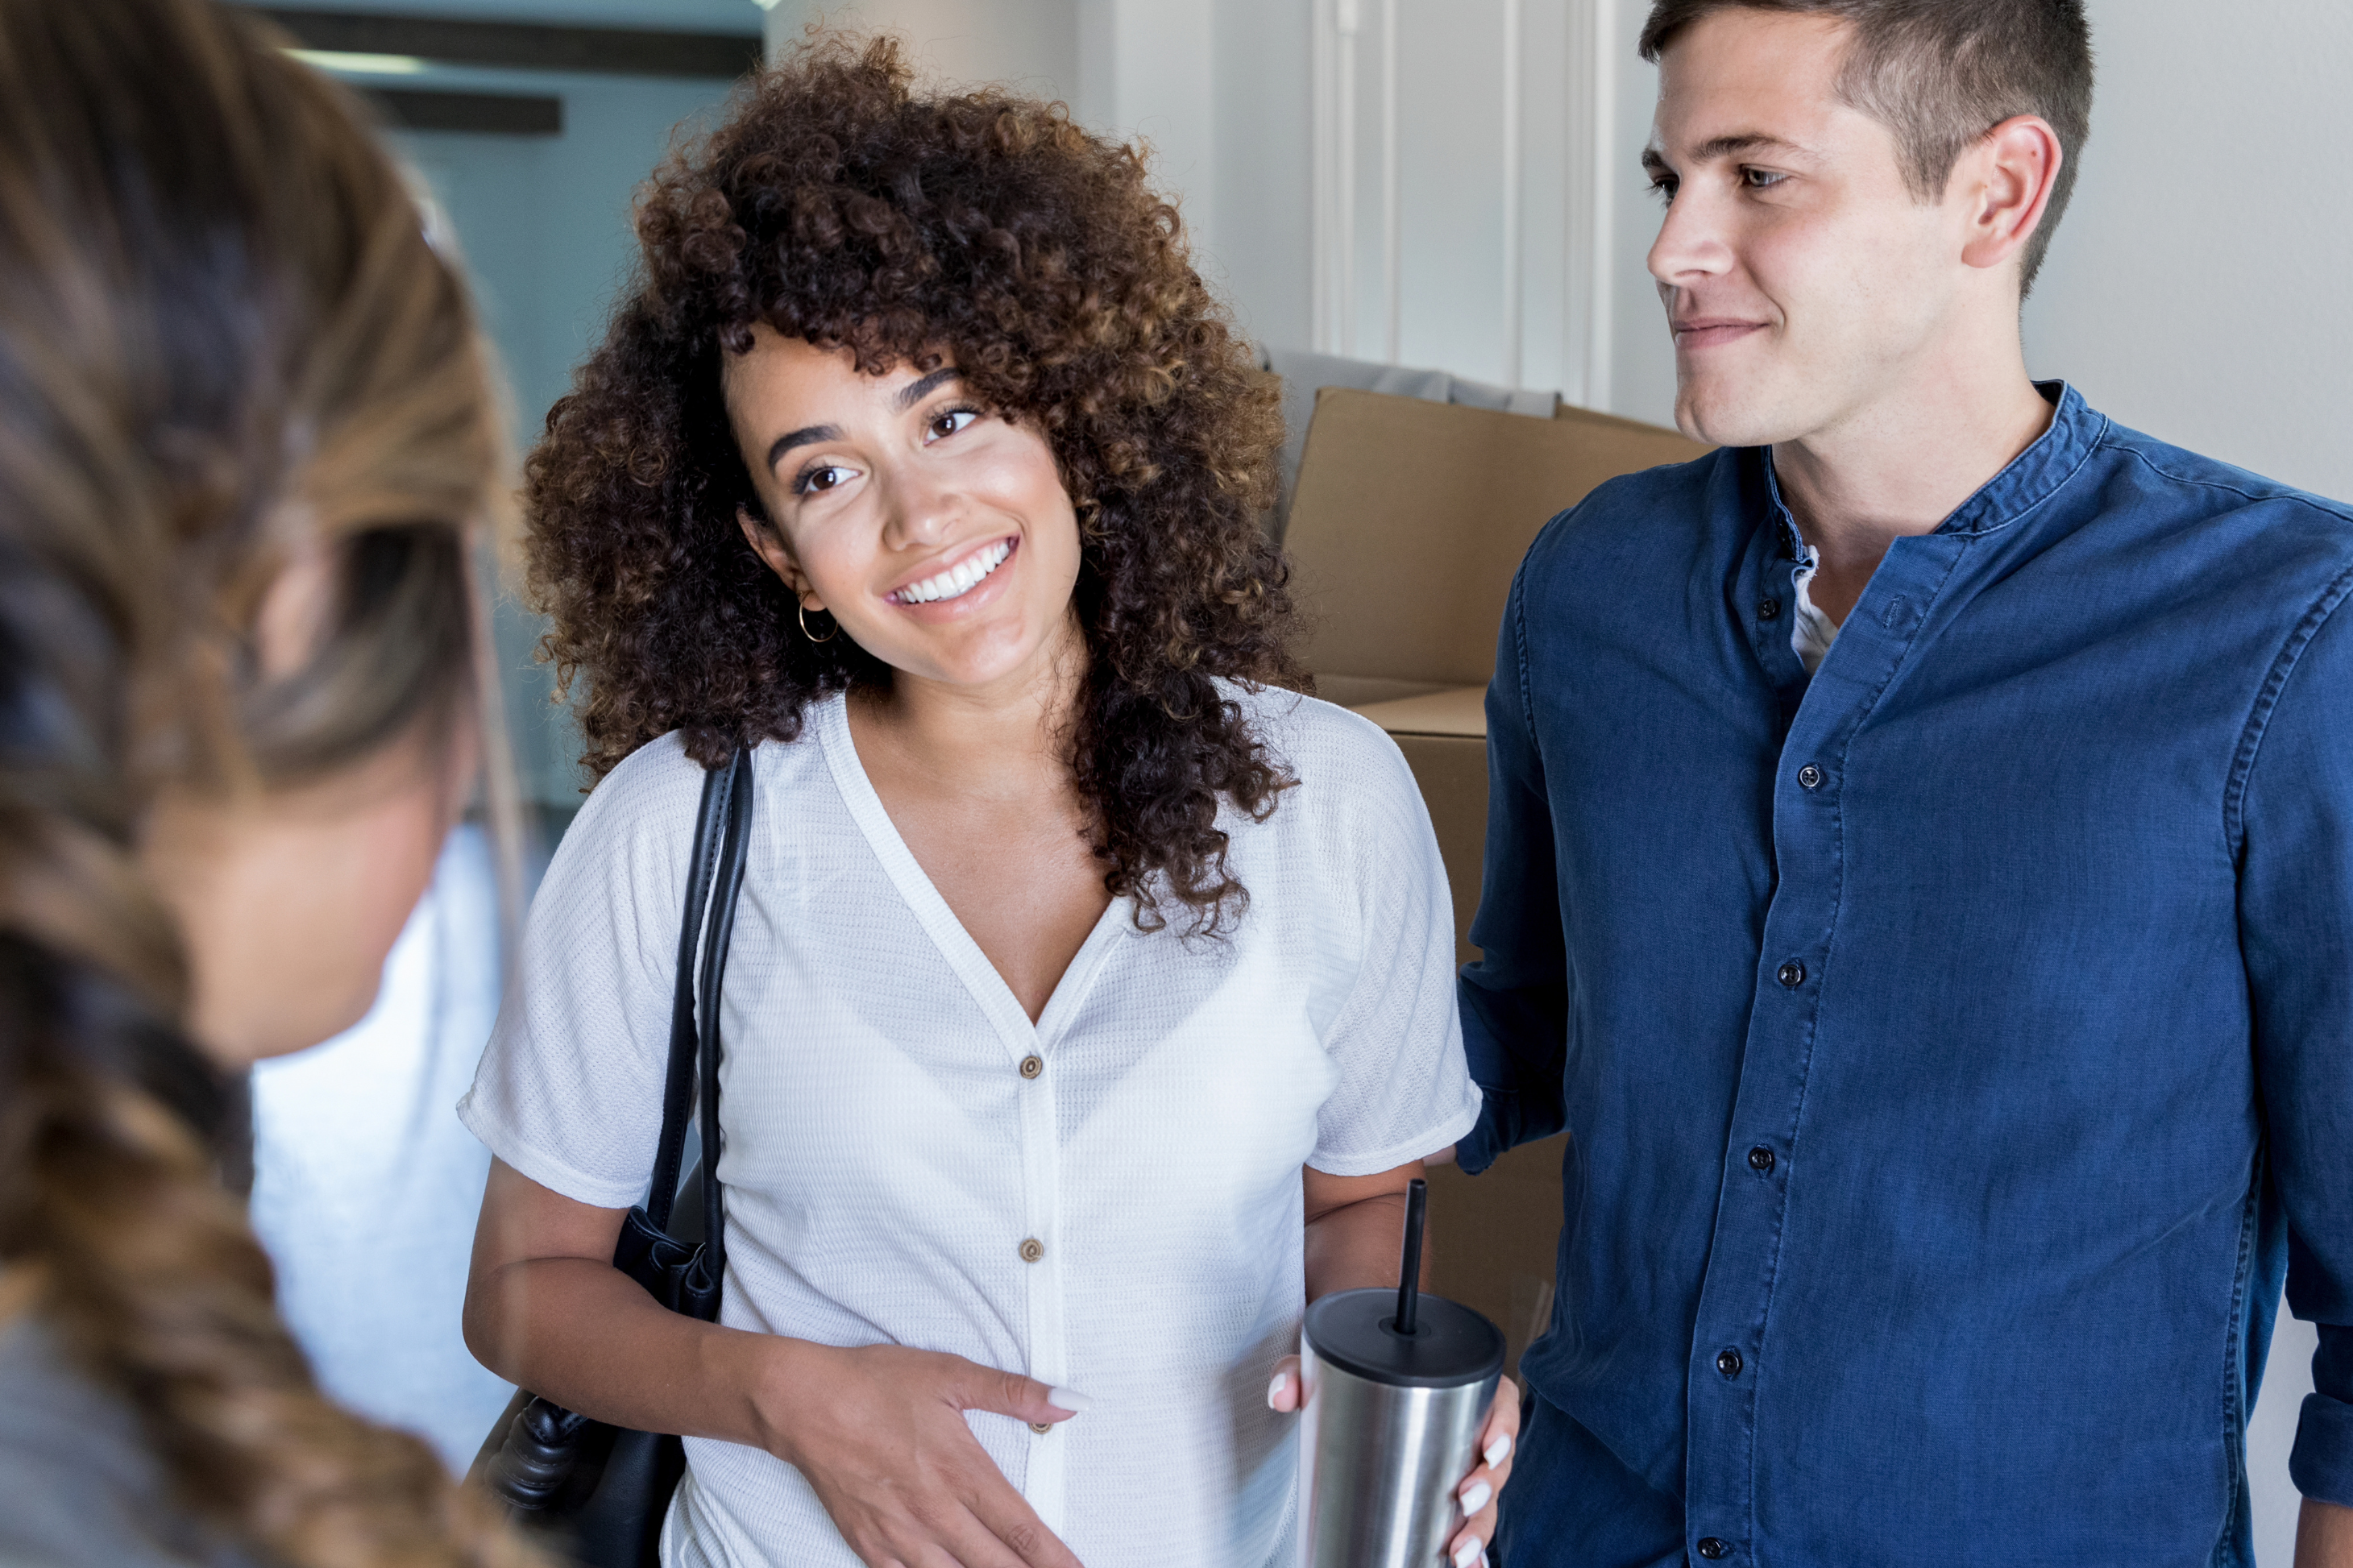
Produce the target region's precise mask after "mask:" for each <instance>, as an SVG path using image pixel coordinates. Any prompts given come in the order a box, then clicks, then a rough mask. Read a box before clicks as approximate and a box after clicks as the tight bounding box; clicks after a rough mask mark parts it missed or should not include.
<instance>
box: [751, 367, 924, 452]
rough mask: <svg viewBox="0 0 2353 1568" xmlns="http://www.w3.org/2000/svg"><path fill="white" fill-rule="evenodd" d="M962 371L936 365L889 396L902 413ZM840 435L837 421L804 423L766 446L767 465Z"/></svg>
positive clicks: (837, 438)
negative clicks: (934, 368) (803, 448)
mask: <svg viewBox="0 0 2353 1568" xmlns="http://www.w3.org/2000/svg"><path fill="white" fill-rule="evenodd" d="M963 374H964V372H962V371H960V370H958V369H956V367H955V366H954V365H952V364H950V365H942V366H941V367H940V368H939V369H937V370H935V371H934V372H932V373H931V374H929V375H920V376H917V377H916V378H915V379H914V380H913V381H911V382H909V383H908V384H906V385H904V386H902V387H901V388H900V389H899V395H898V396H896V397H894V398H892V403H893V404H894V405H896V406H897V408H898V410H899V412H900V413H902V414H904V413H905V412H907V410H909V409H910V408H913V406H915V405H916V404H918V403H921V402H922V401H923V399H924V398H926V397H929V396H930V395H932V394H933V393H934V392H936V391H938V390H939V389H940V388H941V387H942V386H944V385H945V384H947V383H949V382H951V381H955V380H957V379H958V378H960V377H961V376H962V375H963ZM840 439H841V426H839V425H807V426H802V427H801V428H800V429H798V430H795V431H792V432H790V433H789V434H787V435H783V436H779V437H776V440H775V442H774V443H773V444H771V445H770V446H769V447H768V467H769V468H775V467H776V465H777V464H778V463H781V462H783V461H784V460H785V454H786V452H789V451H791V450H792V449H793V448H794V447H806V446H808V445H809V444H810V443H811V442H815V441H839V440H840Z"/></svg>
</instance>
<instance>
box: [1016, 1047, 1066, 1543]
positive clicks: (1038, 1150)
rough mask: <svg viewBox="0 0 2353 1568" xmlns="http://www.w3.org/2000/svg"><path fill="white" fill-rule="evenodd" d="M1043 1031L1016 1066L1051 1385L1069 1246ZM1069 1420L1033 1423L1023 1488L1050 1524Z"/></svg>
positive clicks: (1034, 1351)
mask: <svg viewBox="0 0 2353 1568" xmlns="http://www.w3.org/2000/svg"><path fill="white" fill-rule="evenodd" d="M1050 1058H1051V1053H1050V1051H1049V1049H1048V1046H1047V1042H1046V1041H1045V1040H1044V1039H1043V1038H1040V1039H1039V1041H1038V1043H1037V1045H1036V1047H1034V1048H1033V1050H1032V1052H1031V1054H1030V1055H1029V1056H1027V1057H1024V1058H1022V1059H1021V1063H1020V1065H1019V1067H1018V1068H1016V1070H1017V1071H1018V1073H1019V1074H1020V1077H1021V1089H1020V1105H1021V1200H1022V1226H1023V1229H1022V1233H1021V1234H1022V1241H1021V1258H1022V1261H1023V1264H1024V1265H1025V1267H1024V1268H1023V1271H1022V1278H1023V1280H1024V1283H1025V1285H1026V1286H1027V1289H1026V1292H1025V1294H1026V1297H1027V1300H1026V1302H1025V1305H1026V1307H1027V1309H1028V1322H1029V1375H1030V1376H1031V1377H1033V1378H1035V1379H1037V1380H1038V1381H1039V1382H1040V1383H1042V1384H1047V1385H1048V1386H1049V1387H1061V1386H1065V1385H1066V1384H1067V1381H1068V1379H1069V1376H1070V1365H1069V1343H1068V1336H1067V1334H1066V1331H1065V1323H1064V1317H1063V1289H1062V1248H1061V1239H1062V1237H1061V1229H1060V1220H1061V1166H1062V1162H1061V1151H1060V1140H1059V1135H1058V1133H1057V1131H1056V1129H1057V1126H1058V1125H1059V1122H1058V1118H1057V1116H1056V1114H1055V1105H1054V1100H1055V1089H1054V1069H1053V1066H1052V1062H1051V1059H1050ZM1064 1425H1067V1423H1061V1424H1057V1423H1052V1422H1044V1423H1039V1424H1037V1425H1035V1426H1031V1428H1030V1442H1029V1468H1028V1469H1027V1471H1026V1472H1025V1474H1024V1476H1023V1479H1022V1488H1021V1495H1022V1496H1023V1497H1024V1498H1025V1499H1027V1500H1028V1501H1029V1506H1030V1507H1031V1508H1032V1509H1034V1510H1037V1514H1038V1517H1039V1520H1040V1521H1042V1522H1043V1523H1044V1524H1045V1526H1046V1528H1047V1529H1048V1530H1050V1531H1055V1532H1056V1533H1058V1534H1059V1533H1060V1531H1061V1529H1062V1503H1063V1495H1064V1483H1065V1479H1066V1471H1067V1466H1066V1462H1065V1455H1066V1454H1067V1453H1068V1451H1069V1448H1070V1440H1069V1437H1068V1436H1066V1435H1065V1434H1064V1433H1063V1432H1062V1430H1061V1426H1064Z"/></svg>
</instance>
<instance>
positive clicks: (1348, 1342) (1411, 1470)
mask: <svg viewBox="0 0 2353 1568" xmlns="http://www.w3.org/2000/svg"><path fill="white" fill-rule="evenodd" d="M1414 1187H1415V1188H1416V1189H1417V1190H1416V1191H1415V1192H1414V1193H1413V1194H1411V1196H1410V1197H1409V1200H1408V1208H1407V1221H1406V1257H1405V1278H1404V1279H1403V1280H1401V1281H1400V1282H1399V1285H1398V1289H1396V1290H1394V1291H1390V1290H1344V1291H1341V1292H1339V1293H1337V1294H1335V1295H1331V1296H1326V1297H1324V1299H1323V1300H1320V1301H1317V1302H1316V1303H1314V1305H1313V1306H1311V1307H1309V1308H1308V1309H1307V1321H1306V1324H1305V1329H1304V1331H1303V1333H1302V1335H1301V1339H1302V1341H1303V1347H1302V1352H1301V1356H1300V1360H1301V1362H1302V1363H1303V1381H1304V1384H1305V1390H1306V1395H1307V1404H1306V1408H1305V1412H1304V1414H1303V1418H1302V1426H1301V1428H1300V1445H1301V1447H1300V1464H1301V1467H1302V1474H1301V1494H1302V1500H1303V1505H1304V1507H1303V1512H1304V1517H1305V1523H1306V1529H1305V1530H1304V1531H1302V1532H1301V1546H1302V1551H1301V1561H1302V1563H1303V1568H1439V1565H1440V1564H1442V1563H1445V1561H1446V1559H1445V1552H1446V1543H1447V1542H1448V1541H1449V1540H1450V1539H1451V1538H1452V1536H1453V1535H1454V1532H1455V1531H1457V1530H1459V1529H1460V1528H1461V1523H1462V1516H1461V1513H1460V1512H1459V1511H1457V1510H1456V1507H1455V1501H1454V1489H1455V1488H1456V1487H1457V1486H1458V1485H1460V1484H1461V1480H1462V1478H1463V1477H1464V1476H1466V1475H1468V1474H1469V1473H1470V1471H1471V1468H1472V1464H1473V1463H1474V1462H1475V1457H1476V1455H1477V1453H1478V1445H1479V1430H1480V1426H1481V1425H1482V1422H1483V1421H1484V1420H1485V1418H1486V1415H1487V1406H1488V1405H1489V1404H1490V1403H1491V1402H1492V1401H1493V1398H1494V1396H1495V1385H1496V1383H1497V1382H1498V1381H1499V1380H1500V1379H1501V1378H1502V1376H1503V1373H1504V1336H1503V1333H1502V1331H1500V1330H1498V1329H1497V1328H1496V1327H1495V1325H1494V1324H1493V1323H1491V1322H1489V1321H1487V1320H1486V1319H1485V1318H1483V1317H1482V1316H1480V1315H1479V1314H1478V1313H1477V1312H1474V1311H1472V1310H1471V1309H1470V1308H1468V1307H1465V1306H1461V1305H1459V1304H1458V1303H1456V1302H1453V1301H1449V1300H1445V1299H1444V1298H1442V1297H1438V1296H1424V1295H1421V1294H1420V1293H1419V1290H1418V1289H1416V1285H1417V1282H1418V1280H1419V1276H1420V1272H1421V1224H1422V1214H1423V1205H1424V1204H1425V1202H1426V1201H1427V1200H1426V1196H1425V1194H1424V1193H1423V1192H1421V1191H1420V1190H1419V1189H1420V1187H1421V1184H1420V1183H1419V1182H1416V1183H1415V1184H1414Z"/></svg>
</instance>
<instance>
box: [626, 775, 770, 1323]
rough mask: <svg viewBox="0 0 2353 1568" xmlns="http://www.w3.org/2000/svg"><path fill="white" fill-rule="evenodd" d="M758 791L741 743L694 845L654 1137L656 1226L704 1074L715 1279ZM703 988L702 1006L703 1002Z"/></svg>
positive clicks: (649, 1201)
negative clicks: (727, 1032) (725, 1036)
mask: <svg viewBox="0 0 2353 1568" xmlns="http://www.w3.org/2000/svg"><path fill="white" fill-rule="evenodd" d="M752 797H753V788H752V748H750V747H749V746H745V747H743V748H741V749H739V750H738V751H737V752H736V753H735V755H734V757H733V760H732V761H730V762H729V763H727V765H725V766H724V767H717V768H712V770H711V771H710V772H709V773H706V774H704V775H703V780H702V805H700V806H699V807H698V808H697V809H696V812H695V816H694V848H693V852H692V854H691V857H690V858H689V859H688V862H687V871H686V912H685V914H684V917H683V918H682V919H681V921H680V925H679V933H678V985H677V989H676V990H675V991H674V992H673V993H672V994H671V998H670V1066H669V1070H668V1072H667V1074H666V1076H665V1078H664V1079H663V1083H662V1121H661V1138H660V1141H659V1142H658V1143H657V1144H656V1145H655V1149H654V1169H653V1180H652V1184H651V1189H650V1190H649V1192H648V1194H646V1217H647V1218H648V1219H649V1220H651V1221H652V1222H653V1225H654V1228H655V1229H656V1230H659V1231H667V1230H668V1229H669V1228H670V1208H671V1205H672V1204H673V1202H674V1201H675V1199H676V1198H677V1195H678V1178H679V1170H680V1167H681V1165H682V1164H683V1163H684V1162H685V1158H686V1124H687V1121H688V1119H689V1118H690V1117H691V1115H692V1114H693V1112H694V1109H695V1100H696V1098H697V1097H696V1094H695V1089H696V1081H697V1079H700V1080H701V1087H702V1095H701V1100H702V1163H701V1169H700V1171H699V1172H698V1174H699V1175H700V1177H701V1180H700V1182H699V1183H698V1185H699V1186H700V1188H701V1189H702V1215H703V1226H704V1229H703V1233H702V1234H703V1245H704V1246H705V1247H708V1248H709V1249H710V1262H711V1265H712V1278H713V1279H716V1278H718V1277H719V1275H720V1272H721V1271H720V1268H719V1265H720V1263H721V1261H722V1259H723V1255H724V1245H723V1238H722V1235H721V1222H720V1206H719V990H720V984H721V982H722V981H723V978H724V977H725V975H726V973H727V948H728V944H729V942H730V941H731V940H732V939H733V936H734V933H735V900H736V896H737V894H738V893H739V892H741V891H742V889H743V887H744V850H745V841H746V840H747V839H749V838H750V837H751V834H752ZM706 915H707V917H708V919H707V921H706ZM706 925H707V927H708V934H707V937H706V931H705V928H706ZM698 951H699V952H700V956H701V959H702V963H701V964H700V965H699V966H698V965H697V963H696V962H695V961H696V957H697V955H698ZM698 968H699V970H700V980H701V984H697V979H698ZM698 993H700V994H701V998H702V1006H701V1008H700V1009H698V1008H697V1007H696V1005H695V1003H696V997H697V994H698ZM698 1011H699V1012H700V1015H701V1016H700V1017H698V1016H697V1014H698Z"/></svg>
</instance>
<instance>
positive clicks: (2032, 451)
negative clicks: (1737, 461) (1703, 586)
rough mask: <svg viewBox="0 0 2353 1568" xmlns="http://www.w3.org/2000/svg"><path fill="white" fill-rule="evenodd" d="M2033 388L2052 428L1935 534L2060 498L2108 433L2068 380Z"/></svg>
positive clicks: (1976, 530) (1769, 489)
mask: <svg viewBox="0 0 2353 1568" xmlns="http://www.w3.org/2000/svg"><path fill="white" fill-rule="evenodd" d="M2034 389H2035V390H2036V391H2037V392H2040V393H2041V394H2042V395H2043V396H2044V397H2045V398H2047V399H2049V400H2050V401H2051V402H2052V404H2054V405H2056V409H2055V412H2053V413H2052V416H2051V425H2050V427H2049V428H2048V429H2046V430H2044V431H2043V432H2042V435H2041V436H2039V437H2035V439H2034V442H2033V444H2032V445H2031V446H2029V447H2027V448H2026V450H2025V451H2023V452H2021V453H2020V454H2019V455H2018V456H2017V457H2016V458H2013V459H2012V460H2011V462H2010V466H2009V467H2008V468H2004V469H2002V470H2001V472H2000V473H1998V474H1996V475H1995V476H1994V477H1993V478H1992V479H1988V480H1987V481H1986V482H1985V483H1984V484H1983V485H1981V486H1979V487H1978V491H1977V493H1976V494H1975V495H1972V496H1971V497H1969V499H1968V500H1965V501H1963V502H1962V503H1961V504H1960V506H1959V507H1958V508H1957V509H1956V510H1955V511H1954V512H1953V514H1952V516H1950V517H1948V518H1947V519H1946V520H1945V521H1943V522H1941V523H1939V524H1937V525H1936V529H1935V530H1934V531H1935V532H1937V533H1950V534H1968V535H1974V534H1986V533H1993V532H1997V531H2000V530H2001V529H2005V528H2008V527H2009V526H2010V524H2011V523H2013V522H2016V521H2020V520H2021V518H2024V517H2025V516H2027V515H2028V514H2029V513H2030V512H2031V511H2033V510H2035V509H2036V508H2037V507H2040V506H2041V505H2042V503H2043V502H2044V501H2046V500H2050V499H2051V498H2052V496H2054V495H2056V494H2057V493H2058V492H2059V490H2060V489H2061V488H2062V487H2063V486H2064V485H2065V484H2066V482H2067V481H2068V480H2069V479H2072V478H2073V477H2074V475H2075V472H2076V470H2078V469H2079V468H2082V467H2083V466H2084V461H2085V459H2087V458H2090V456H2091V455H2092V449H2093V448H2094V447H2096V446H2097V445H2098V444H2099V440H2100V437H2102V436H2103V435H2105V433H2106V432H2107V428H2108V420H2107V416H2105V415H2104V414H2101V413H2098V412H2096V411H2095V410H2094V409H2093V408H2092V407H2091V405H2088V404H2086V403H2085V402H2084V395H2083V394H2082V393H2079V392H2077V391H2076V390H2075V389H2074V388H2073V387H2072V386H2070V385H2068V384H2066V383H2065V382H2063V381H2038V382H2036V383H2035V384H2034ZM1756 450H1757V460H1758V462H1759V464H1760V466H1761V471H1762V473H1763V475H1764V478H1765V493H1766V496H1767V502H1768V505H1769V507H1770V515H1771V517H1772V520H1773V522H1774V524H1775V526H1776V529H1777V530H1778V533H1779V536H1780V542H1781V551H1782V553H1783V554H1784V555H1785V556H1787V557H1788V559H1790V560H1792V561H1795V560H1797V559H1798V558H1799V553H1800V540H1799V532H1798V524H1797V520H1796V519H1795V518H1794V517H1793V516H1792V515H1791V514H1790V511H1789V507H1788V502H1787V501H1785V500H1783V499H1782V497H1781V481H1780V479H1779V477H1778V475H1777V474H1776V473H1775V472H1774V470H1773V448H1772V447H1757V449H1756Z"/></svg>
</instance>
